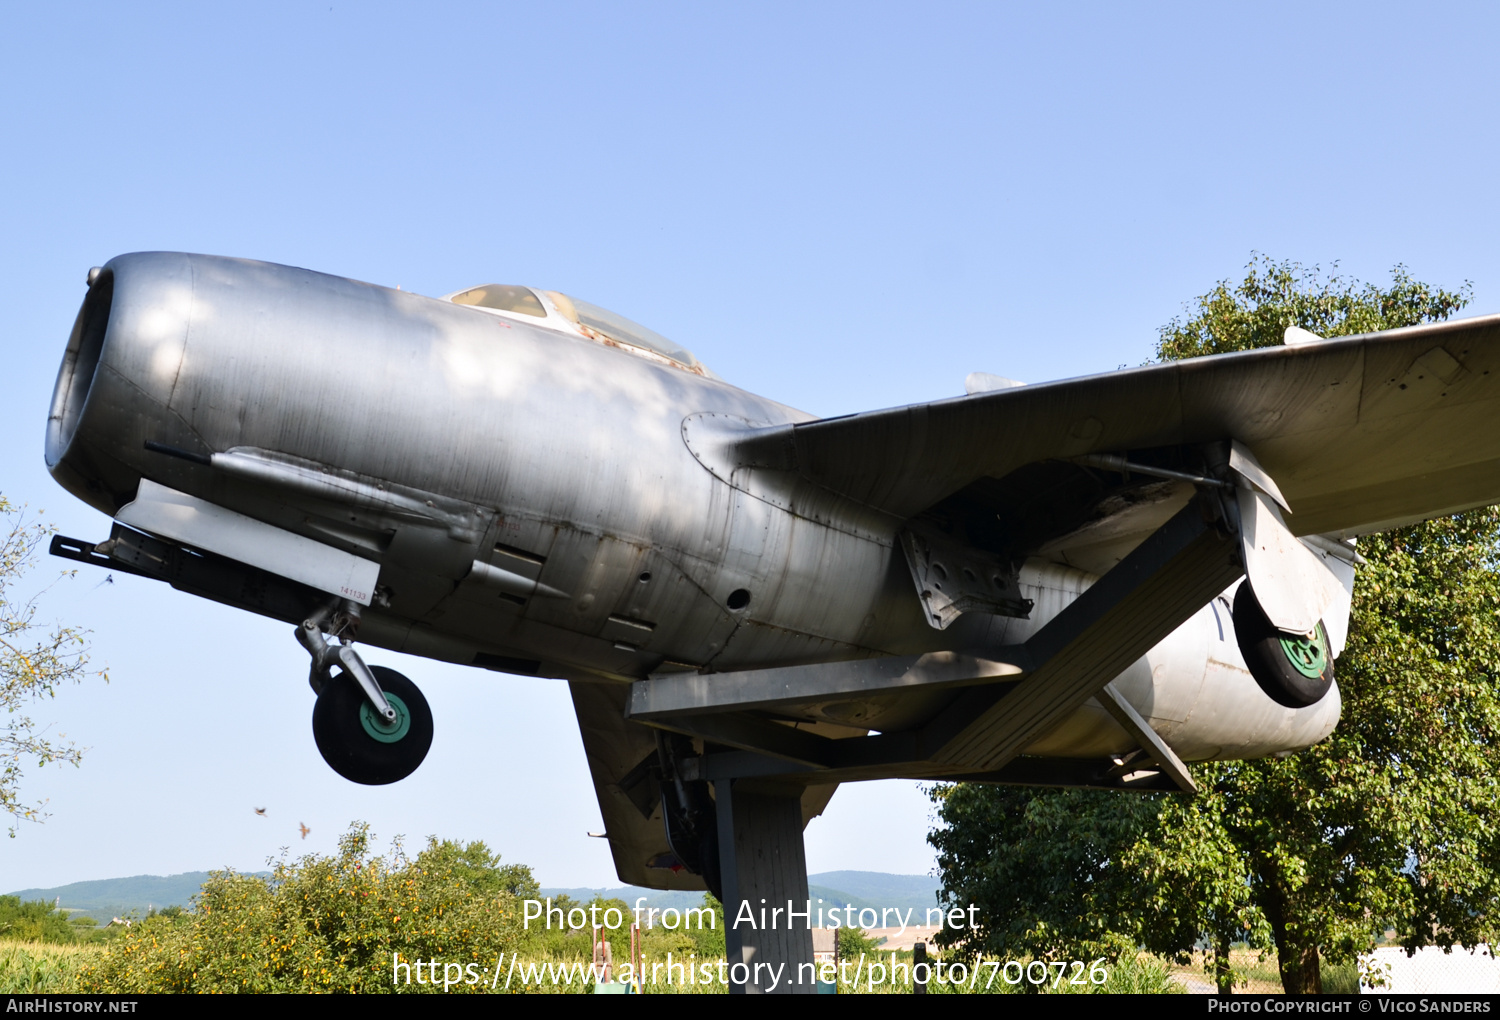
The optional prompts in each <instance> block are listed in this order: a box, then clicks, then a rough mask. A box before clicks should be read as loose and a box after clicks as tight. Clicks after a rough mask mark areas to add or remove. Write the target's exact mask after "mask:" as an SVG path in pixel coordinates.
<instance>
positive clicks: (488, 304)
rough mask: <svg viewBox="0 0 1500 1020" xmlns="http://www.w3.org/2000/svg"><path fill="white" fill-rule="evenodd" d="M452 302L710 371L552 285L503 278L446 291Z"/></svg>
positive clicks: (690, 368) (652, 334)
mask: <svg viewBox="0 0 1500 1020" xmlns="http://www.w3.org/2000/svg"><path fill="white" fill-rule="evenodd" d="M448 300H449V301H452V302H453V303H454V304H456V305H469V306H471V307H474V308H485V309H488V310H490V311H493V312H499V313H501V314H503V315H524V316H529V317H530V318H532V319H536V320H538V321H537V322H536V325H538V326H546V327H549V328H552V329H556V330H559V331H561V332H566V333H574V334H578V335H581V336H585V337H588V338H589V339H590V340H594V341H597V342H599V343H602V344H606V345H608V346H610V347H617V348H619V349H620V350H623V351H626V352H628V353H630V354H634V355H637V356H639V357H643V358H647V359H649V360H651V361H658V362H662V363H665V364H669V365H672V366H673V367H676V368H681V369H685V370H686V371H689V372H694V373H696V374H698V375H708V376H712V375H713V373H712V372H710V371H709V370H708V368H707V367H706V366H704V364H703V363H702V362H701V361H699V360H698V359H697V358H696V357H694V356H693V352H692V351H689V350H687V349H685V348H683V347H679V346H678V345H677V344H675V343H673V342H672V341H670V340H668V339H667V338H666V337H664V336H662V335H661V334H660V333H657V332H656V331H654V330H650V329H647V328H646V327H645V326H642V325H641V324H640V323H638V322H632V321H631V320H629V319H627V318H625V316H623V315H619V314H617V313H615V312H612V311H610V310H609V309H607V308H600V307H599V306H598V305H594V304H590V303H589V302H587V301H581V300H579V299H578V298H575V297H569V296H568V295H566V294H561V293H558V292H557V291H555V290H533V289H532V288H530V287H520V286H516V285H515V284H507V283H486V284H483V285H482V286H479V287H470V288H469V289H468V290H461V291H459V292H458V293H456V294H450V295H448Z"/></svg>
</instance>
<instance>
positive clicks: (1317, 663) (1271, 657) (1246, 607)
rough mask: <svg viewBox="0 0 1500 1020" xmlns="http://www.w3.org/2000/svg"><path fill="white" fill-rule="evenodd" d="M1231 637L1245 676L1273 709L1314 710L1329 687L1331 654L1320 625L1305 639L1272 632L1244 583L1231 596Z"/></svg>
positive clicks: (1319, 622) (1325, 635) (1331, 673)
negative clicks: (1275, 706)
mask: <svg viewBox="0 0 1500 1020" xmlns="http://www.w3.org/2000/svg"><path fill="white" fill-rule="evenodd" d="M1234 636H1235V638H1236V640H1238V642H1239V645H1240V654H1241V655H1243V656H1244V657H1245V665H1246V666H1247V667H1249V669H1250V675H1251V676H1253V677H1254V678H1255V682H1256V683H1258V684H1260V689H1261V690H1263V691H1265V692H1266V694H1267V696H1269V697H1270V699H1271V700H1272V701H1274V702H1276V703H1277V704H1278V705H1285V706H1286V707H1287V708H1306V707H1307V706H1309V705H1316V704H1317V703H1318V702H1320V701H1322V700H1323V696H1324V695H1325V694H1327V693H1328V689H1329V688H1330V687H1332V686H1333V648H1332V646H1330V645H1329V643H1328V629H1327V628H1326V627H1324V626H1323V621H1322V620H1319V621H1318V629H1317V630H1315V631H1313V632H1312V633H1311V634H1306V635H1300V636H1299V635H1295V634H1287V633H1285V632H1283V631H1280V630H1277V629H1276V627H1275V626H1274V625H1272V623H1271V621H1270V620H1268V619H1267V618H1266V611H1265V610H1264V609H1262V608H1261V606H1260V601H1259V600H1258V599H1257V598H1256V597H1255V592H1253V591H1251V590H1250V582H1249V581H1246V582H1245V583H1244V584H1242V585H1240V588H1239V591H1237V592H1235V594H1234Z"/></svg>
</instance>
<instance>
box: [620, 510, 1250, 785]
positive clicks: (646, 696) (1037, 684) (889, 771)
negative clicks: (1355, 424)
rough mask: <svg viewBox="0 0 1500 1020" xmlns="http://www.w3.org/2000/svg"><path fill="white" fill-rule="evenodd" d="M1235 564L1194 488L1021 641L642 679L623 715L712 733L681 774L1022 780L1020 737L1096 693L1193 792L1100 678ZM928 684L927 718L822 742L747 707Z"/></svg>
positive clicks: (1160, 634) (1214, 516) (1200, 599)
mask: <svg viewBox="0 0 1500 1020" xmlns="http://www.w3.org/2000/svg"><path fill="white" fill-rule="evenodd" d="M1243 571H1244V567H1243V561H1242V559H1241V555H1240V551H1239V543H1238V516H1237V514H1235V512H1234V508H1233V507H1232V506H1227V505H1226V503H1225V501H1224V500H1222V499H1221V498H1220V497H1219V495H1218V494H1217V493H1216V492H1200V493H1199V494H1198V495H1197V496H1196V497H1195V498H1194V499H1193V500H1192V501H1191V502H1189V503H1188V505H1187V506H1185V507H1184V508H1183V509H1182V510H1180V511H1179V512H1178V513H1177V514H1176V515H1175V516H1173V517H1172V518H1171V519H1170V520H1168V521H1167V522H1166V523H1165V524H1164V525H1162V526H1161V527H1160V528H1159V529H1158V530H1157V531H1155V532H1154V533H1153V534H1151V535H1150V536H1149V537H1148V538H1147V539H1146V540H1145V541H1144V542H1142V543H1141V544H1140V545H1139V546H1138V547H1137V548H1136V549H1135V550H1134V551H1132V552H1131V553H1130V554H1129V555H1128V556H1126V557H1125V559H1123V560H1122V561H1121V562H1120V563H1119V564H1118V565H1117V566H1115V568H1114V569H1112V570H1110V571H1109V572H1108V573H1106V574H1105V575H1104V576H1103V577H1101V578H1100V579H1099V580H1098V581H1097V582H1096V583H1095V584H1094V585H1093V586H1091V587H1090V588H1088V589H1087V590H1086V591H1085V592H1084V593H1083V594H1082V595H1080V596H1079V597H1078V598H1077V599H1076V600H1075V601H1074V602H1072V603H1071V604H1070V605H1069V606H1068V607H1067V608H1065V609H1064V610H1063V611H1062V612H1061V613H1059V614H1058V615H1057V616H1056V617H1055V618H1053V619H1052V620H1051V621H1049V622H1048V623H1047V624H1046V625H1045V626H1043V627H1042V628H1041V629H1040V630H1039V631H1037V632H1036V633H1035V634H1034V635H1033V636H1032V637H1031V638H1030V639H1028V640H1027V641H1026V642H1025V643H1023V644H1019V645H1009V646H1005V647H1002V648H997V649H995V650H993V651H992V652H991V653H989V654H988V656H987V657H986V658H984V659H979V658H974V657H969V656H960V655H947V656H946V657H941V656H940V657H932V656H924V657H916V656H912V657H901V658H892V659H885V660H863V661H857V662H847V663H837V664H830V665H825V666H802V667H789V668H784V669H770V670H756V671H747V672H744V673H739V674H717V675H712V676H697V675H694V676H685V677H684V676H666V677H653V678H652V679H650V680H647V681H642V682H638V683H637V684H635V685H634V687H633V690H632V695H631V702H630V707H629V709H628V710H627V714H628V715H629V716H630V718H632V719H633V720H635V721H637V722H641V723H645V724H647V725H650V726H656V727H659V728H663V729H669V730H674V731H677V732H680V733H686V734H689V735H692V736H696V737H699V738H701V739H702V740H703V741H704V742H705V743H706V744H709V745H714V746H715V748H716V750H714V751H713V752H711V753H707V754H705V755H704V756H703V757H701V758H698V759H688V761H687V762H686V763H685V765H686V768H687V770H688V772H689V773H690V774H691V775H692V777H693V778H701V779H712V780H718V779H721V778H727V777H730V776H741V777H750V776H761V777H771V776H782V777H784V778H785V779H787V780H789V781H793V782H802V783H809V782H848V781H855V780H864V779H885V778H910V779H927V778H950V779H959V778H963V779H968V780H972V781H981V782H1022V783H1027V784H1028V785H1029V783H1030V782H1036V781H1038V780H1039V779H1041V778H1042V776H1041V775H1040V770H1041V769H1042V766H1040V765H1038V764H1036V763H1034V762H1031V761H1029V760H1024V759H1019V756H1020V753H1021V751H1022V749H1023V748H1025V747H1026V746H1027V745H1029V744H1031V743H1033V742H1034V741H1036V740H1037V739H1039V738H1040V737H1042V736H1043V735H1045V734H1046V733H1047V732H1048V731H1049V730H1051V729H1052V728H1053V727H1055V726H1056V725H1057V724H1058V723H1060V722H1061V721H1062V720H1063V719H1065V718H1066V717H1067V716H1068V715H1070V714H1071V713H1073V712H1075V711H1077V710H1078V708H1079V707H1081V706H1082V705H1083V704H1084V703H1085V702H1086V701H1088V700H1089V699H1090V698H1098V699H1099V701H1100V703H1101V704H1102V705H1103V706H1104V707H1105V708H1106V710H1108V711H1109V712H1110V713H1111V715H1113V716H1114V717H1115V718H1116V719H1117V720H1118V721H1120V724H1121V725H1122V726H1123V727H1124V728H1125V730H1126V731H1127V732H1128V733H1130V734H1131V735H1132V737H1133V738H1134V739H1135V740H1136V741H1137V742H1138V743H1139V744H1140V746H1141V747H1142V749H1143V750H1144V752H1145V753H1144V755H1143V756H1136V757H1135V758H1133V759H1132V762H1131V763H1132V764H1135V765H1136V766H1137V771H1140V770H1141V767H1142V766H1154V767H1155V768H1156V770H1157V772H1159V773H1160V774H1161V776H1162V777H1163V779H1164V781H1165V782H1164V783H1153V784H1152V788H1167V789H1187V790H1191V789H1192V780H1191V777H1190V776H1189V775H1188V773H1187V769H1186V767H1185V766H1184V765H1183V763H1182V762H1181V761H1180V760H1179V759H1178V758H1177V756H1176V755H1175V754H1173V753H1172V751H1171V749H1170V748H1168V747H1167V746H1166V744H1165V743H1164V742H1162V740H1161V738H1160V737H1159V736H1158V735H1157V734H1156V733H1155V732H1154V731H1152V730H1151V728H1150V726H1149V725H1148V724H1147V723H1146V722H1145V720H1144V719H1142V718H1141V717H1140V715H1139V713H1137V712H1135V710H1134V709H1133V708H1132V707H1131V706H1130V705H1129V703H1128V702H1125V701H1124V699H1123V698H1120V697H1118V696H1117V695H1115V693H1114V691H1113V690H1112V689H1111V688H1109V687H1108V686H1107V685H1108V684H1109V683H1110V681H1112V680H1113V679H1114V678H1115V677H1116V676H1118V675H1119V674H1120V673H1122V672H1123V671H1124V670H1125V669H1126V668H1127V667H1128V666H1129V665H1130V664H1131V663H1132V662H1134V661H1135V660H1136V659H1138V658H1140V657H1141V656H1142V655H1144V654H1145V653H1146V652H1147V651H1149V650H1150V649H1151V648H1152V647H1153V646H1155V645H1156V644H1157V643H1159V642H1160V641H1161V640H1162V639H1164V638H1165V637H1166V636H1167V635H1168V634H1170V633H1171V632H1172V631H1173V630H1175V629H1176V628H1177V627H1178V626H1180V625H1181V624H1182V623H1183V622H1184V621H1186V620H1187V619H1188V618H1189V617H1191V616H1192V614H1193V613H1195V612H1197V611H1198V610H1199V609H1200V608H1202V607H1203V606H1204V605H1206V604H1207V603H1208V601H1209V600H1210V599H1212V598H1213V597H1214V596H1215V595H1217V594H1218V593H1219V592H1221V591H1223V590H1224V588H1226V587H1227V586H1228V585H1229V584H1230V583H1231V582H1233V581H1234V579H1235V578H1236V577H1238V576H1240V575H1241V574H1242V573H1243ZM1018 674H1021V675H1020V677H1019V679H1015V678H1016V676H1017V675H1018ZM1006 680H1013V681H1014V682H1010V683H1004V682H1002V681H1006ZM937 687H952V688H959V689H960V693H959V696H958V697H957V698H956V699H955V700H954V701H953V702H952V703H951V704H950V705H949V706H948V707H947V708H946V709H944V710H943V711H942V712H941V713H939V714H938V715H937V716H936V717H935V718H933V719H932V720H930V721H929V722H928V723H927V724H926V725H924V726H922V727H921V728H919V729H914V730H909V731H904V732H893V733H882V734H877V735H871V736H865V737H852V738H848V739H842V740H834V739H830V738H828V737H824V736H820V735H817V734H813V733H809V732H806V731H802V730H797V729H794V728H792V727H790V726H786V725H782V724H780V723H778V722H775V721H773V720H771V719H768V718H765V717H764V716H762V715H760V714H758V713H759V712H762V711H774V710H775V709H777V708H781V707H785V706H788V705H794V704H796V703H797V702H799V701H814V700H824V699H827V698H829V697H834V696H841V695H847V696H851V697H853V696H858V695H860V694H874V693H886V692H899V691H902V690H914V689H919V688H921V689H933V688H937ZM724 748H727V749H728V750H720V749H724ZM1124 764H1126V763H1123V762H1089V763H1082V762H1073V763H1069V764H1066V765H1064V764H1063V763H1061V762H1059V763H1058V765H1059V772H1060V774H1063V775H1066V776H1068V777H1070V778H1072V779H1074V782H1073V783H1061V784H1053V783H1044V784H1043V785H1106V786H1116V787H1118V788H1141V787H1139V786H1131V785H1130V784H1126V783H1122V781H1121V777H1120V775H1118V774H1116V775H1111V774H1110V773H1111V772H1118V768H1120V767H1123V765H1124ZM1090 777H1093V778H1092V779H1090ZM1080 780H1082V781H1080Z"/></svg>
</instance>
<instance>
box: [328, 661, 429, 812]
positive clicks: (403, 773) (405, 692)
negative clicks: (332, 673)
mask: <svg viewBox="0 0 1500 1020" xmlns="http://www.w3.org/2000/svg"><path fill="white" fill-rule="evenodd" d="M370 672H371V673H373V674H374V675H375V682H376V683H378V684H380V689H381V690H382V691H383V692H384V693H385V699H386V700H387V701H388V702H390V704H391V707H392V708H394V709H395V710H396V719H395V721H394V722H391V723H387V722H386V721H385V720H384V719H382V718H381V717H380V714H379V713H378V712H376V711H375V707H374V706H373V705H371V704H370V700H369V699H368V698H366V697H365V692H364V690H363V689H362V688H361V687H360V686H359V683H358V681H356V680H355V679H354V677H352V676H350V675H349V674H348V673H347V672H341V673H340V674H339V675H338V676H336V677H334V678H333V679H332V680H331V681H329V682H328V683H326V684H324V685H323V693H322V694H320V695H318V701H317V704H316V705H314V706H313V719H312V722H313V739H314V740H316V741H317V743H318V752H319V753H320V754H322V755H323V760H324V761H326V762H327V763H328V765H329V767H330V768H332V769H333V771H335V772H337V773H338V774H339V775H341V776H343V777H344V778H345V779H348V780H350V781H351V782H355V783H363V784H364V785H366V786H383V785H385V784H386V783H394V782H398V781H399V780H402V779H405V778H406V777H407V776H409V775H411V774H412V773H413V772H415V771H416V770H417V766H418V765H420V764H422V759H423V758H426V757H427V749H428V748H429V747H431V746H432V710H431V709H430V708H428V707H427V699H426V698H424V697H422V692H421V691H419V690H417V685H416V684H414V683H412V682H411V681H410V680H408V679H406V677H404V676H402V675H401V674H400V673H397V672H396V671H395V670H394V669H387V668H386V667H385V666H371V667H370Z"/></svg>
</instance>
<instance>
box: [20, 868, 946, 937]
mask: <svg viewBox="0 0 1500 1020" xmlns="http://www.w3.org/2000/svg"><path fill="white" fill-rule="evenodd" d="M259 874H261V875H268V874H270V872H259ZM207 880H208V872H206V871H189V872H186V873H184V874H181V875H167V876H160V875H134V876H132V877H130V878H106V879H100V880H98V881H94V882H74V883H73V884H72V885H62V886H57V887H56V888H53V889H18V890H16V891H15V892H13V893H10V895H12V896H19V897H21V899H22V900H46V901H47V902H48V903H51V902H52V901H53V900H60V901H61V906H62V907H64V908H65V909H68V910H70V911H72V912H73V913H77V914H87V915H88V916H89V917H92V918H94V919H96V920H97V921H99V922H100V923H101V924H103V923H105V922H107V921H108V920H109V919H110V918H111V917H124V916H125V915H126V914H128V913H130V912H132V911H134V912H135V913H136V914H137V915H144V914H145V913H146V911H147V909H149V908H150V907H156V908H157V909H160V908H162V907H170V906H179V907H187V906H190V905H191V904H192V899H193V897H194V896H196V895H197V894H198V890H199V889H200V888H201V887H202V885H203V883H204V882H206V881H207ZM937 890H938V880H937V879H935V878H932V877H930V876H927V875H888V874H886V873H884V872H881V871H825V872H822V873H820V874H817V875H809V876H808V886H807V891H808V895H810V896H811V897H812V899H813V901H814V904H815V905H816V901H817V900H819V899H821V900H822V901H823V902H824V904H825V905H838V906H843V905H848V906H852V907H857V908H864V907H873V908H875V909H876V910H880V909H882V908H884V907H898V908H900V909H902V910H905V909H907V908H913V909H915V910H916V911H917V912H918V915H919V916H920V914H921V912H922V911H925V910H926V909H927V908H928V907H932V906H936V905H937ZM560 895H566V896H568V897H570V898H572V899H574V900H577V901H579V902H581V903H587V902H588V901H589V900H591V899H593V898H594V897H596V896H601V897H604V898H605V899H620V900H624V901H625V902H626V903H627V904H628V905H630V906H631V907H634V906H635V904H636V900H637V898H638V897H644V898H645V902H644V905H645V906H648V907H658V908H665V907H676V908H677V909H679V910H681V909H683V908H685V907H696V906H698V904H700V903H702V902H703V894H702V893H701V892H672V891H664V890H661V889H643V888H641V887H640V886H633V885H624V886H615V887H613V888H604V887H599V888H589V887H582V886H580V887H574V888H564V887H560V886H554V887H549V888H545V889H543V890H542V896H543V897H548V896H550V897H552V898H554V899H555V898H556V897H558V896H560Z"/></svg>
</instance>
